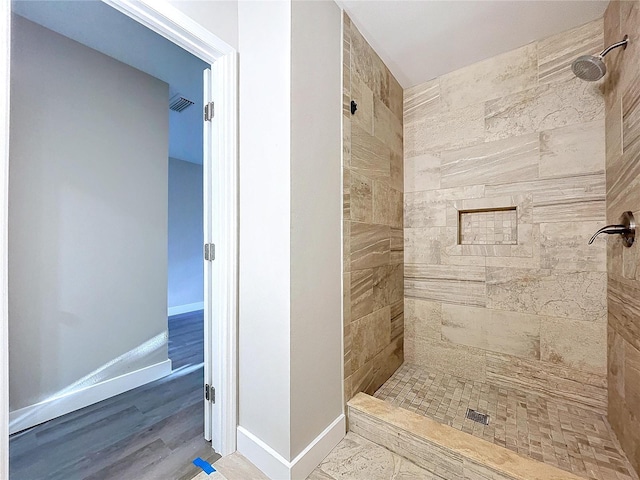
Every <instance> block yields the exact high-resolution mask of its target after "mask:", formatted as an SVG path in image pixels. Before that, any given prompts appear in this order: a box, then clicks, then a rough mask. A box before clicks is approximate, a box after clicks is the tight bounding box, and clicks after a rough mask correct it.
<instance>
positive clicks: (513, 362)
mask: <svg viewBox="0 0 640 480" xmlns="http://www.w3.org/2000/svg"><path fill="white" fill-rule="evenodd" d="M460 376H461V375H460ZM486 379H487V381H488V382H489V383H492V384H495V385H498V386H501V387H504V388H510V389H513V388H515V389H518V390H522V391H525V392H533V393H536V394H538V395H543V396H545V397H547V398H552V399H559V400H562V401H568V402H570V403H575V404H576V405H577V406H579V407H581V408H588V409H591V410H594V411H597V412H599V413H605V412H606V409H607V378H606V377H605V376H603V375H600V374H596V373H592V372H584V371H581V370H576V369H573V368H569V367H566V366H564V365H559V364H552V363H548V362H539V361H536V360H529V359H526V358H520V357H514V356H512V355H503V354H499V353H491V352H487V354H486Z"/></svg>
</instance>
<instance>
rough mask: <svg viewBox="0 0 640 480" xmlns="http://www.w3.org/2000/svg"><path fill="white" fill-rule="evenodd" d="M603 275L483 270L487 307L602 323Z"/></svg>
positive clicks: (605, 302) (554, 271)
mask: <svg viewBox="0 0 640 480" xmlns="http://www.w3.org/2000/svg"><path fill="white" fill-rule="evenodd" d="M606 291H607V274H606V273H604V272H576V271H574V272H568V271H560V270H548V269H517V268H493V267H490V268H489V267H488V268H487V306H488V307H489V308H494V309H497V310H507V311H516V312H523V313H534V314H536V315H545V316H553V317H563V318H573V319H577V320H584V321H587V322H604V319H605V318H606V315H607V298H606Z"/></svg>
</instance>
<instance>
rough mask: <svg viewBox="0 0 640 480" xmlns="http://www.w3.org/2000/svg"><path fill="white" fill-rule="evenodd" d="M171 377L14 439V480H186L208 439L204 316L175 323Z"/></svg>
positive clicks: (208, 453) (206, 455)
mask: <svg viewBox="0 0 640 480" xmlns="http://www.w3.org/2000/svg"><path fill="white" fill-rule="evenodd" d="M169 358H170V359H171V361H172V364H173V370H174V371H173V373H172V374H171V375H169V376H168V377H165V378H163V379H160V380H157V381H155V382H152V383H149V384H147V385H144V386H142V387H139V388H136V389H135V390H131V391H129V392H126V393H123V394H121V395H118V396H116V397H113V398H110V399H107V400H104V401H102V402H100V403H97V404H95V405H91V406H89V407H86V408H83V409H81V410H78V411H76V412H72V413H69V414H68V415H64V416H62V417H59V418H56V419H54V420H51V421H49V422H46V423H43V424H41V425H38V426H36V427H33V428H31V429H28V430H25V431H23V432H20V433H17V434H15V435H13V436H11V438H10V445H9V469H10V473H9V475H10V479H11V480H41V479H42V480H44V479H46V480H81V479H82V480H84V479H86V480H112V479H113V480H116V479H117V480H129V479H132V480H147V479H149V480H151V479H153V480H188V479H191V478H192V477H194V476H195V475H196V474H197V473H198V472H199V471H201V470H199V469H198V468H196V467H195V466H194V465H193V464H192V463H191V462H192V460H193V459H194V458H196V457H201V458H203V459H205V460H207V461H209V462H210V463H213V462H214V461H215V460H217V459H218V458H220V456H219V455H218V454H216V453H215V452H214V451H213V450H212V449H211V443H210V442H206V441H205V440H204V437H203V431H204V430H203V429H204V417H203V415H204V414H203V404H202V395H203V393H202V388H203V366H202V362H203V315H202V312H195V313H190V314H184V315H176V316H174V317H171V318H170V319H169Z"/></svg>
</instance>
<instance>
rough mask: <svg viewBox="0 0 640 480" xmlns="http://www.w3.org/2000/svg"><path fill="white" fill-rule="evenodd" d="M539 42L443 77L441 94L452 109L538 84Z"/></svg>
mask: <svg viewBox="0 0 640 480" xmlns="http://www.w3.org/2000/svg"><path fill="white" fill-rule="evenodd" d="M537 81H538V57H537V45H536V44H535V43H531V44H529V45H525V46H524V47H521V48H517V49H515V50H511V51H509V52H506V53H503V54H501V55H497V56H494V57H491V58H488V59H487V60H483V61H481V62H478V63H474V64H473V65H469V66H468V67H464V68H460V69H458V70H455V71H454V72H451V73H448V74H446V75H443V76H442V77H440V96H441V97H442V100H443V102H444V103H445V104H446V105H447V106H448V107H449V108H451V109H455V108H461V107H466V106H468V105H473V104H476V103H481V102H484V101H487V100H493V99H495V98H500V97H504V96H506V95H510V94H513V93H517V92H520V91H522V90H526V89H529V88H532V87H535V86H536V84H537Z"/></svg>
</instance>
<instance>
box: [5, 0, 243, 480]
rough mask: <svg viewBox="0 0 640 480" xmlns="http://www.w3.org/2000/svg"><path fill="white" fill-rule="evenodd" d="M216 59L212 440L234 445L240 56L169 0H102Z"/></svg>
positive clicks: (220, 448) (218, 446)
mask: <svg viewBox="0 0 640 480" xmlns="http://www.w3.org/2000/svg"><path fill="white" fill-rule="evenodd" d="M102 1H103V2H104V3H106V4H108V5H110V6H112V7H113V8H115V9H117V10H118V11H120V12H122V13H124V14H125V15H127V16H128V17H130V18H132V19H133V20H135V21H136V22H138V23H140V24H142V25H144V26H145V27H147V28H149V29H151V30H152V31H154V32H156V33H158V34H160V35H162V36H163V37H165V38H167V39H168V40H170V41H171V42H172V43H175V44H176V45H178V46H179V47H181V48H183V49H184V50H186V51H188V52H189V53H191V54H193V55H195V56H197V57H198V58H200V59H202V60H204V61H205V62H207V63H209V64H211V65H212V73H213V75H214V77H215V78H214V80H215V81H214V85H215V91H214V92H213V94H214V98H215V100H216V105H215V115H216V120H217V121H216V122H215V126H214V132H213V136H212V138H211V139H210V140H211V142H212V143H213V145H214V151H213V153H214V154H213V159H212V163H211V169H210V176H209V178H205V181H208V182H209V185H210V186H211V192H212V205H211V209H210V210H211V218H210V225H211V231H210V232H206V234H208V235H209V236H210V238H211V239H212V242H213V243H215V244H216V260H215V261H214V262H213V264H212V276H211V277H212V278H211V280H212V283H213V285H215V288H214V289H213V290H212V291H213V295H212V298H211V304H212V309H211V310H212V319H211V324H210V327H211V332H212V337H213V341H212V352H211V353H212V354H211V355H210V356H209V358H210V359H211V365H210V369H211V372H212V374H213V386H214V387H215V388H216V392H217V394H216V405H215V407H214V409H213V417H214V418H213V422H212V424H213V426H214V430H213V431H212V437H213V439H212V440H213V441H212V446H213V448H215V450H216V451H217V452H218V453H220V454H221V455H228V454H230V453H233V452H234V451H235V450H236V426H237V419H238V407H237V405H238V402H237V388H238V360H237V359H238V343H237V334H238V332H237V330H238V328H237V321H238V301H237V299H238V261H237V259H238V87H237V85H238V62H237V52H236V50H235V49H234V48H233V47H231V46H229V45H228V44H227V43H225V42H224V41H222V40H221V39H220V38H218V37H217V36H216V35H214V34H213V33H212V32H210V31H209V30H207V29H206V28H204V27H203V26H202V25H200V24H199V23H197V22H196V21H195V20H193V19H192V18H190V17H188V16H187V15H185V14H184V13H182V12H181V11H179V10H178V9H176V8H175V7H174V6H172V5H171V4H169V3H168V2H166V1H165V0H102ZM10 23H11V2H0V32H4V33H2V34H0V478H8V471H9V395H8V393H9V371H8V348H9V338H8V276H7V264H8V242H7V240H8V169H9V102H10V99H9V93H10V70H9V68H10V48H11V44H10V39H11V33H10V32H11V30H10Z"/></svg>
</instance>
